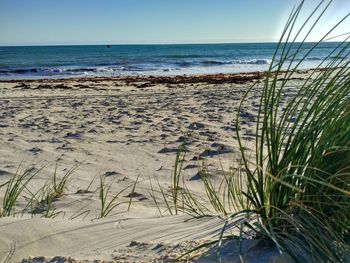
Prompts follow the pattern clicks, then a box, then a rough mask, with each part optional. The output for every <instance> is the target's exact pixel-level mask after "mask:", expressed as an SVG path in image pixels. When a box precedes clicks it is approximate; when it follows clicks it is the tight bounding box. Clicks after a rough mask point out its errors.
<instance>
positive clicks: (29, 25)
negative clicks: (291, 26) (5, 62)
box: [0, 0, 350, 46]
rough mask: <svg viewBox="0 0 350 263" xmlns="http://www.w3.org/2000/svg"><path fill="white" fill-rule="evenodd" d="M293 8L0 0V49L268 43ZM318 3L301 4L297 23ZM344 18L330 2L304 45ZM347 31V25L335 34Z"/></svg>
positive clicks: (263, 3)
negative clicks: (60, 46) (54, 46)
mask: <svg viewBox="0 0 350 263" xmlns="http://www.w3.org/2000/svg"><path fill="white" fill-rule="evenodd" d="M299 2H300V1H299V0H0V45H2V46H4V45H60V44H142V43H145V44H163V43H232V42H233V43H235V42H241V43H243V42H274V41H277V40H278V37H279V35H280V33H281V31H282V29H283V26H284V24H285V22H286V20H287V17H288V15H289V13H290V12H291V9H292V8H293V6H295V5H297V4H298V3H299ZM318 2H319V1H318V0H306V4H305V8H304V9H303V10H304V11H303V13H302V15H301V16H300V18H301V19H303V18H305V17H306V15H307V14H309V13H310V11H311V10H312V8H313V7H315V5H316V4H317V3H318ZM347 12H350V0H334V2H333V3H332V5H331V7H330V8H329V10H328V11H327V13H326V16H325V17H324V19H323V20H322V21H321V22H320V23H319V25H318V27H317V28H315V29H314V30H313V34H312V35H311V37H310V39H309V40H310V41H315V40H318V38H319V37H320V35H321V34H323V33H324V32H325V30H327V29H329V28H331V27H332V26H333V25H334V24H335V23H336V22H337V21H338V20H339V19H340V18H341V17H342V16H344V15H345V14H346V13H347ZM346 29H348V30H346ZM349 31H350V24H349V19H348V20H346V21H345V23H344V25H343V26H342V27H341V28H340V29H339V31H337V32H336V33H338V34H341V33H347V32H349Z"/></svg>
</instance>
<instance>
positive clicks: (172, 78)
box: [0, 68, 324, 84]
mask: <svg viewBox="0 0 350 263" xmlns="http://www.w3.org/2000/svg"><path fill="white" fill-rule="evenodd" d="M322 70H324V68H305V69H298V70H296V71H295V73H297V74H300V73H301V74H302V73H309V72H312V71H322ZM285 72H286V71H284V70H281V71H280V72H279V74H283V73H285ZM266 73H267V71H252V72H240V73H216V74H205V73H204V74H193V75H191V74H188V75H187V74H182V75H168V76H167V75H135V76H133V75H130V76H98V77H97V76H85V77H84V76H80V77H52V78H44V77H43V78H36V79H31V78H28V79H25V78H24V79H0V83H16V82H28V83H33V82H38V83H43V82H53V83H55V82H70V81H97V82H101V81H124V82H126V83H132V82H149V83H150V84H163V83H169V84H179V83H209V84H220V83H238V84H239V83H245V82H249V81H252V80H259V79H262V78H263V77H264V76H266ZM275 73H276V72H275V71H273V72H272V74H275Z"/></svg>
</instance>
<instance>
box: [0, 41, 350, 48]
mask: <svg viewBox="0 0 350 263" xmlns="http://www.w3.org/2000/svg"><path fill="white" fill-rule="evenodd" d="M349 41H350V40H349ZM349 41H345V42H349ZM318 42H319V41H305V42H304V43H318ZM326 42H328V43H329V42H338V43H340V42H344V41H324V43H326ZM277 43H279V41H242V42H236V41H235V42H173V43H172V42H169V43H147V42H145V43H108V42H106V43H91V44H88V43H81V44H78V43H71V44H4V45H3V44H0V47H51V46H108V45H109V46H152V45H154V46H161V45H220V44H221V45H225V44H277ZM281 43H285V42H281ZM294 43H301V41H300V42H298V41H296V42H294Z"/></svg>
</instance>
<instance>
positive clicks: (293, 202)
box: [237, 1, 350, 262]
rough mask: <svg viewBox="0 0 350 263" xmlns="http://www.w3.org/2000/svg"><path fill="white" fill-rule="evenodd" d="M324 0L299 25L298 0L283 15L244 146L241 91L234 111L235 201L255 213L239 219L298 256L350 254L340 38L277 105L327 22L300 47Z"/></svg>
mask: <svg viewBox="0 0 350 263" xmlns="http://www.w3.org/2000/svg"><path fill="white" fill-rule="evenodd" d="M324 2H325V1H322V2H321V3H320V5H319V6H318V7H317V8H316V9H315V11H314V12H313V13H312V14H311V15H310V17H309V18H308V19H307V20H306V21H305V23H304V24H303V25H302V26H301V28H295V24H296V21H297V19H298V17H299V13H300V11H301V8H302V5H303V3H301V4H300V5H299V6H298V7H297V8H296V9H295V10H294V12H293V13H292V14H291V16H290V17H289V20H288V22H287V25H286V27H285V30H284V32H283V35H282V37H281V39H280V42H279V43H278V45H277V48H276V51H275V54H274V57H273V59H272V63H271V66H270V69H269V71H268V72H267V77H266V79H265V80H264V87H263V91H262V94H261V97H260V105H259V111H258V117H257V123H256V131H255V134H256V137H255V144H256V148H255V149H254V150H253V151H252V152H249V151H247V150H246V149H245V148H244V147H243V146H244V141H243V139H242V136H241V134H240V129H239V128H240V127H239V125H240V110H241V109H242V107H243V105H244V103H245V101H244V98H243V100H242V102H241V105H240V107H239V111H238V116H237V138H238V141H239V144H240V152H241V156H242V163H243V167H244V168H245V171H246V172H244V173H241V174H240V176H243V177H244V179H245V181H246V182H247V185H246V188H245V189H242V192H241V193H242V197H244V198H245V199H246V200H247V201H248V203H249V205H248V206H247V207H242V209H248V210H246V212H247V213H254V214H255V215H257V222H255V223H254V224H250V223H249V222H246V226H248V227H249V228H250V229H251V230H253V233H254V235H255V236H257V237H261V238H268V239H270V240H272V241H273V242H274V243H275V245H276V246H277V247H278V248H279V249H280V251H281V253H283V252H286V253H288V254H289V255H290V256H292V257H293V259H294V260H295V261H299V262H325V261H328V262H348V260H349V258H350V246H349V240H350V239H349V237H350V67H349V63H350V56H349V54H350V48H349V45H350V43H349V42H347V41H343V42H340V43H339V44H338V46H337V48H335V49H334V50H332V51H331V52H330V54H329V55H328V56H327V57H326V58H325V59H324V60H323V61H322V62H321V63H320V65H319V68H317V69H315V70H314V71H313V72H312V73H311V74H310V75H309V76H308V77H307V78H306V79H305V80H303V82H302V84H301V86H300V87H294V88H295V89H296V92H295V93H294V94H293V95H289V98H288V101H287V103H286V105H285V106H284V107H282V101H283V99H284V96H285V94H286V89H287V88H288V87H291V86H295V82H293V76H294V74H295V73H296V72H297V70H298V69H299V66H300V65H301V63H303V62H304V61H306V59H307V58H308V56H309V55H310V54H311V53H312V50H313V49H314V48H316V47H317V46H318V45H320V44H321V43H323V41H324V40H325V39H326V38H327V37H328V36H329V34H330V33H331V32H332V30H333V29H332V30H330V31H329V32H328V34H326V35H325V36H324V37H323V38H322V39H321V41H319V42H317V43H313V44H312V46H311V48H310V47H308V48H307V49H306V48H305V46H306V44H305V41H306V40H307V37H308V35H309V34H310V32H311V31H312V29H313V28H314V27H315V26H316V24H317V22H318V20H319V19H320V18H321V17H322V15H323V13H324V12H325V11H326V9H327V8H328V6H329V4H330V2H329V3H328V4H326V6H325V7H323V8H322V4H324ZM318 9H320V14H318V15H317V11H318ZM314 16H316V18H315V20H314V22H311V20H312V18H313V17H314ZM346 18H347V16H346V17H344V18H343V19H342V20H341V21H340V22H339V24H340V23H341V22H342V21H344V20H345V19H346ZM309 23H311V25H310V26H309V27H308V28H307V25H308V24H309ZM337 25H338V24H337ZM337 25H335V27H336V26H337ZM335 27H334V28H335ZM304 31H307V33H306V34H305V35H304V36H303V37H301V34H302V32H304ZM292 36H293V37H292ZM298 38H299V39H300V38H301V39H302V41H301V42H296V39H298ZM346 40H348V39H346ZM281 76H282V78H281ZM250 156H253V158H251V157H250Z"/></svg>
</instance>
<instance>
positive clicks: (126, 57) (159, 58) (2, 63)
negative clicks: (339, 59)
mask: <svg viewBox="0 0 350 263" xmlns="http://www.w3.org/2000/svg"><path fill="white" fill-rule="evenodd" d="M297 45H298V44H294V45H293V46H292V49H295V48H296V47H297ZM313 45H314V44H312V43H306V44H305V45H304V51H303V52H302V53H301V54H300V55H298V56H297V58H296V61H298V59H299V60H300V58H301V57H302V56H303V54H305V52H307V51H308V50H310V48H311V47H312V46H313ZM337 45H339V43H335V42H328V43H322V44H320V45H319V46H318V47H317V48H316V49H314V50H313V51H312V52H311V54H310V55H309V56H308V58H307V60H306V61H304V62H303V63H302V64H301V68H314V67H317V66H318V65H319V63H320V62H321V61H322V60H323V59H324V58H325V57H326V56H327V55H328V54H329V53H330V52H331V51H332V50H333V49H334V48H335V47H336V46H337ZM275 48H276V43H249V44H176V45H175V44H174V45H111V46H107V45H80V46H79V45H75V46H20V47H1V46H0V79H3V80H4V79H5V80H6V79H35V78H67V77H96V76H106V77H110V76H130V75H184V74H187V75H192V74H214V73H238V72H252V71H264V70H266V69H268V67H269V65H270V63H271V58H272V56H273V53H274V51H275Z"/></svg>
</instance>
